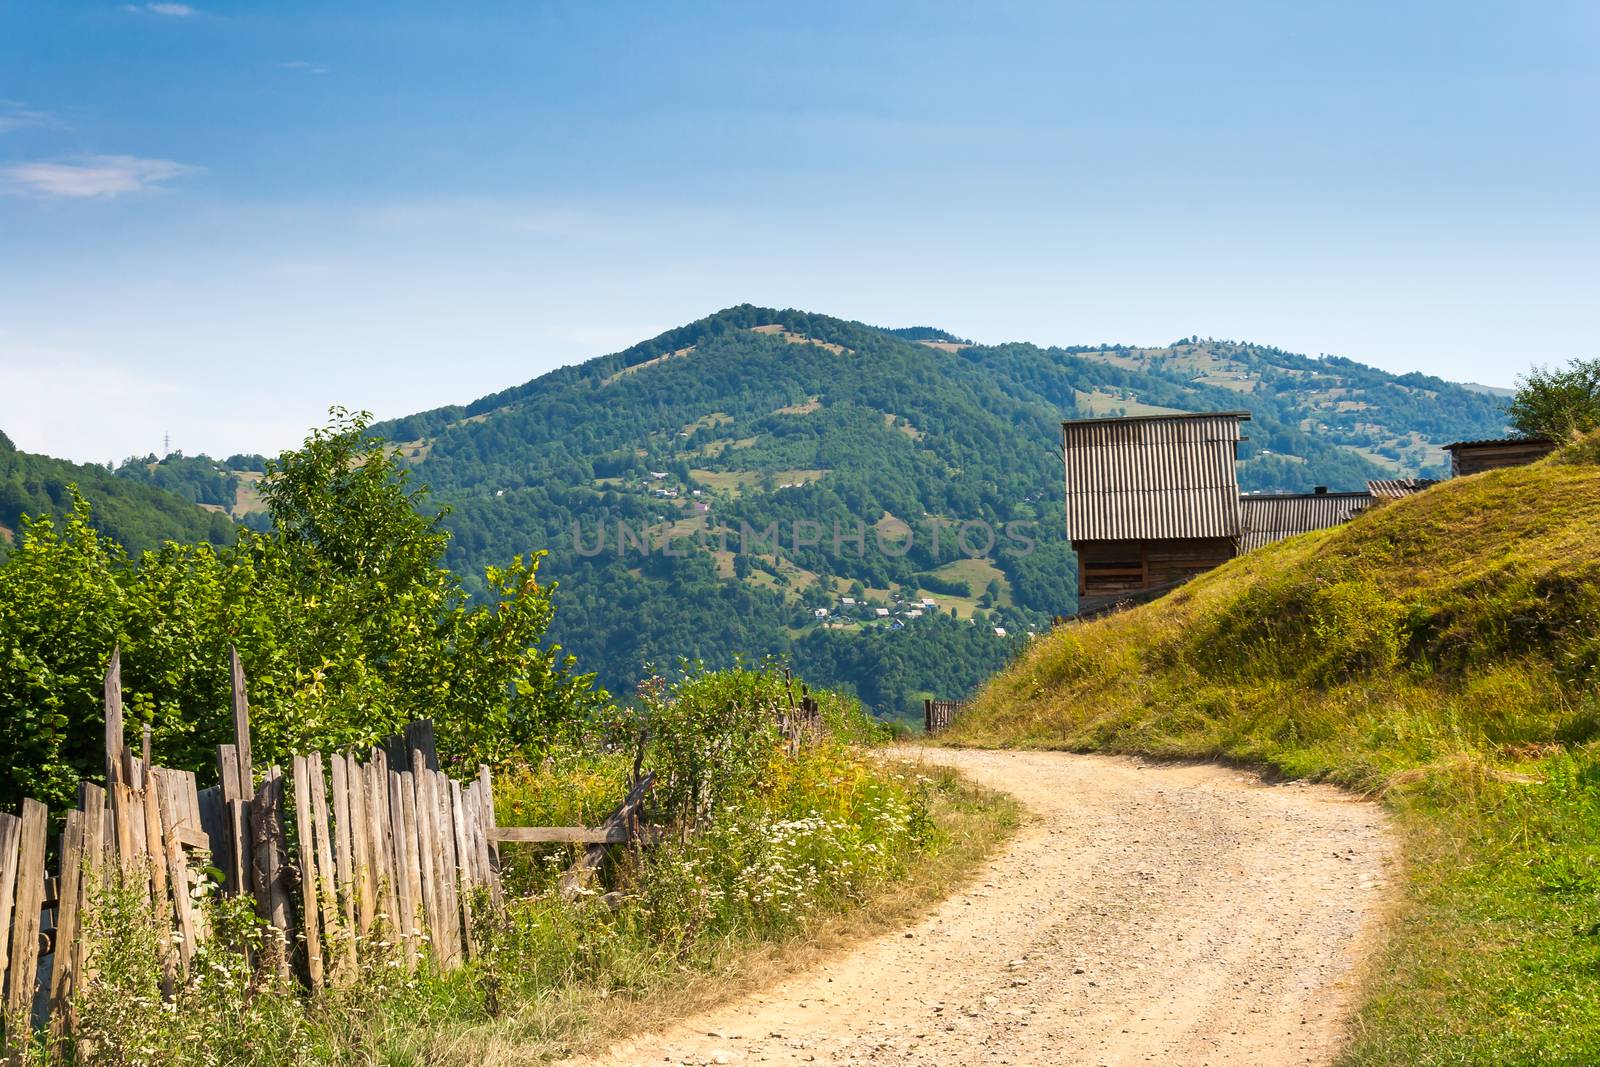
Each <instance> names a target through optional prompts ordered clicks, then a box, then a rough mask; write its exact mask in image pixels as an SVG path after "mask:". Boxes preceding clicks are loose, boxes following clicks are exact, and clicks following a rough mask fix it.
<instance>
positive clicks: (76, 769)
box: [0, 411, 605, 808]
mask: <svg viewBox="0 0 1600 1067" xmlns="http://www.w3.org/2000/svg"><path fill="white" fill-rule="evenodd" d="M365 425H366V421H365V416H361V415H357V416H351V415H347V414H345V413H343V412H337V411H336V412H335V417H334V420H333V422H332V424H331V425H330V426H329V428H327V429H325V430H319V431H316V432H314V433H313V434H312V435H311V437H310V438H309V439H308V440H307V441H306V443H305V446H304V447H303V448H302V449H300V450H298V451H293V452H286V453H284V454H283V455H282V456H280V457H279V458H278V459H277V460H276V461H273V462H271V463H269V464H268V465H267V467H268V472H267V477H266V480H265V481H264V483H263V490H262V492H263V497H264V498H265V500H266V501H267V503H268V505H269V507H270V509H271V513H272V516H273V519H274V528H273V529H272V530H271V531H269V532H266V533H253V532H250V531H241V532H240V534H239V538H238V540H237V542H236V543H235V544H234V545H233V546H231V547H229V548H225V549H214V548H212V547H211V546H209V545H198V546H193V545H178V544H174V543H168V544H166V545H164V546H163V547H162V548H161V549H160V551H158V552H155V553H151V554H147V555H146V556H145V557H144V558H143V560H142V561H140V562H138V563H135V562H134V561H132V560H130V559H129V558H128V556H127V555H126V553H124V552H123V551H122V549H121V548H120V547H119V546H118V545H117V544H116V543H115V542H113V541H111V540H109V539H108V538H105V537H103V536H101V535H99V534H98V533H96V531H95V529H94V527H93V525H92V523H91V521H90V513H89V507H88V505H87V503H86V502H84V500H83V499H82V498H81V497H77V498H75V503H74V506H73V508H72V511H71V513H70V515H69V516H68V517H67V519H66V520H65V521H64V523H63V524H62V525H61V526H60V527H59V528H58V527H57V525H56V524H55V523H54V522H52V521H51V520H49V519H41V520H38V521H36V522H33V523H31V524H29V525H28V526H27V527H26V528H25V530H24V532H23V537H22V544H21V546H20V547H19V548H18V550H17V551H16V552H15V553H14V555H13V556H12V558H11V559H10V560H9V561H8V562H7V563H6V564H5V565H4V566H0V662H3V663H4V664H5V665H6V667H5V670H4V672H3V673H0V748H4V749H5V750H6V751H7V752H8V753H9V754H11V755H12V756H13V758H12V759H11V761H10V763H9V766H8V767H7V768H6V773H5V775H4V777H3V778H0V808H4V807H10V806H12V805H13V804H15V802H16V801H17V799H18V798H19V797H21V796H25V795H27V796H34V797H37V798H38V799H40V800H43V801H45V802H47V803H49V804H51V805H52V806H60V805H63V804H64V803H67V802H69V801H70V799H71V797H72V795H73V791H74V790H75V788H76V785H77V781H78V780H79V779H80V778H92V777H94V776H95V775H96V774H97V773H98V772H99V769H100V767H101V766H102V764H103V756H102V753H103V731H102V710H101V696H100V691H101V680H102V676H103V673H104V670H105V664H106V660H107V659H108V657H109V656H110V653H111V649H112V647H113V646H114V645H116V644H119V643H120V644H121V646H122V652H123V657H122V664H123V666H122V671H123V688H124V700H125V703H126V705H127V709H128V717H129V729H130V730H131V731H137V730H138V729H139V728H140V725H141V724H145V723H148V724H150V725H151V726H152V728H153V743H154V750H155V757H156V759H157V760H158V761H160V762H162V763H163V764H166V765H168V766H174V767H182V768H188V769H192V770H202V771H203V770H207V769H209V768H210V767H211V765H212V762H213V759H214V752H215V746H216V745H217V744H219V743H223V742H225V741H228V740H230V739H231V734H232V727H231V719H230V717H229V715H228V713H227V708H228V703H229V691H230V690H229V674H228V648H229V646H230V645H233V646H237V648H238V650H239V654H240V657H241V659H242V660H243V662H244V667H245V670H246V673H247V675H248V677H249V693H250V701H251V708H252V726H253V733H254V743H255V751H256V753H257V761H258V762H259V763H262V764H265V763H267V762H269V761H272V760H276V759H282V758H283V757H284V756H286V755H287V754H288V753H291V752H305V751H309V750H311V749H313V748H323V749H339V748H347V747H357V746H363V745H367V744H370V743H372V742H374V741H376V740H377V739H379V738H381V737H382V736H383V735H385V734H387V733H390V732H392V731H394V730H395V729H397V728H398V727H400V726H402V725H404V724H405V723H406V722H408V721H410V720H411V719H414V718H419V717H432V718H433V719H434V720H435V723H436V725H437V728H438V735H439V741H440V748H441V750H442V751H446V752H449V753H451V754H452V755H455V756H457V757H460V758H463V759H488V760H492V761H498V760H503V759H506V758H508V757H509V756H510V755H511V754H513V753H515V752H520V751H529V752H536V751H537V750H538V749H540V748H543V747H548V746H549V745H551V744H553V743H554V742H555V740H556V739H557V738H558V737H559V736H561V735H562V734H563V733H564V732H567V731H570V730H572V729H574V728H576V727H577V726H578V725H579V724H581V723H582V722H584V721H585V720H586V719H588V718H589V717H591V716H593V715H594V714H596V713H597V712H598V710H599V709H600V708H601V707H602V706H603V705H604V703H605V694H604V693H602V692H599V691H597V690H595V689H594V688H593V686H592V685H591V676H586V675H580V674H578V673H577V672H576V670H575V669H574V663H573V660H572V659H571V657H568V656H565V655H564V654H563V653H562V652H561V650H560V649H559V648H557V647H553V646H551V645H549V644H548V643H547V642H545V640H544V635H545V632H546V630H547V628H548V627H549V625H550V621H551V619H552V618H553V616H554V611H555V608H554V603H553V601H552V599H551V591H552V587H550V586H546V585H541V584H540V583H539V581H538V566H539V557H537V556H534V557H532V558H529V559H522V558H518V559H516V560H514V561H512V563H511V564H510V565H508V566H506V567H504V568H490V569H489V571H488V573H487V577H486V586H487V589H488V602H487V603H485V604H480V605H474V604H472V603H471V602H469V600H468V597H467V595H466V593H465V592H464V590H463V589H462V587H461V584H460V582H459V581H458V580H457V579H456V578H455V576H454V575H452V574H451V573H450V572H449V571H448V570H446V569H445V568H444V567H443V566H442V565H441V562H440V561H441V558H442V554H443V552H444V548H445V543H446V541H447V539H448V535H447V534H445V533H444V532H443V531H442V530H441V528H440V527H439V516H438V515H429V514H427V513H426V509H427V506H428V505H427V498H426V495H425V492H424V491H423V490H419V489H413V488H411V487H410V486H409V485H408V483H407V476H406V472H405V471H404V470H403V469H401V468H400V466H399V465H398V462H397V461H396V460H395V459H394V457H393V456H392V455H390V454H389V453H388V452H387V451H386V450H385V449H384V448H383V447H382V446H381V445H380V444H379V443H378V442H377V441H376V440H373V439H370V438H368V437H367V436H366V434H365Z"/></svg>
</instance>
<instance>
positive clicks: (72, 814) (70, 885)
mask: <svg viewBox="0 0 1600 1067" xmlns="http://www.w3.org/2000/svg"><path fill="white" fill-rule="evenodd" d="M58 870H59V872H60V874H59V876H58V877H59V878H60V882H61V890H60V898H61V903H60V906H59V907H58V908H57V909H56V935H55V951H54V952H53V953H52V959H51V961H50V1010H51V1013H52V1020H51V1021H52V1027H53V1029H54V1031H55V1033H56V1034H58V1035H59V1034H61V1033H63V1032H65V1031H66V1030H69V1029H71V1026H72V1014H71V1013H72V997H73V994H74V993H75V992H76V991H77V988H78V978H77V973H76V971H75V969H74V967H73V964H74V963H75V962H76V959H77V952H76V947H77V944H78V941H79V933H80V931H79V925H80V922H81V918H82V904H83V812H81V811H69V812H67V817H66V821H65V823H64V824H63V825H62V829H61V863H60V867H59V868H58Z"/></svg>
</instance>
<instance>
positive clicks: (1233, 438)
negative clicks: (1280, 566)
mask: <svg viewBox="0 0 1600 1067" xmlns="http://www.w3.org/2000/svg"><path fill="white" fill-rule="evenodd" d="M1238 440H1239V420H1238V419H1237V418H1235V417H1232V416H1228V417H1220V416H1219V417H1216V418H1199V419H1196V418H1183V419H1172V420H1149V421H1144V420H1141V421H1139V422H1131V423H1093V424H1090V425H1085V426H1074V425H1073V424H1072V423H1070V422H1069V423H1066V424H1064V425H1063V427H1062V443H1063V446H1064V447H1063V449H1062V452H1063V457H1064V462H1065V465H1066V486H1067V494H1066V510H1067V536H1068V538H1069V539H1071V540H1074V541H1120V540H1149V539H1156V538H1166V537H1173V538H1187V537H1235V536H1237V535H1238V534H1239V485H1238V480H1237V477H1236V476H1235V473H1234V444H1235V443H1236V442H1237V441H1238Z"/></svg>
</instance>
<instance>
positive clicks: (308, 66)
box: [278, 59, 328, 74]
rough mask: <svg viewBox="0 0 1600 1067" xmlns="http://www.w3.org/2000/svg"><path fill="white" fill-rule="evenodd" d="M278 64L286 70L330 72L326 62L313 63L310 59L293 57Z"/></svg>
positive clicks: (312, 72)
mask: <svg viewBox="0 0 1600 1067" xmlns="http://www.w3.org/2000/svg"><path fill="white" fill-rule="evenodd" d="M278 66H280V67H282V68H283V69H284V70H297V71H300V72H301V73H302V74H326V73H328V68H327V65H326V64H323V63H312V62H311V61H310V60H305V59H291V60H289V62H287V63H279V64H278Z"/></svg>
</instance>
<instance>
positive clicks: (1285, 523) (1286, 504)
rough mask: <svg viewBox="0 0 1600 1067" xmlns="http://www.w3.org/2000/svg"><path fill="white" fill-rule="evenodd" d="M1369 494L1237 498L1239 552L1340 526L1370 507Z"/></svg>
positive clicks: (1322, 489) (1320, 489) (1319, 490)
mask: <svg viewBox="0 0 1600 1067" xmlns="http://www.w3.org/2000/svg"><path fill="white" fill-rule="evenodd" d="M1372 499H1373V498H1372V494H1371V493H1330V492H1328V490H1327V488H1326V487H1324V486H1318V487H1317V489H1316V491H1315V492H1311V493H1252V494H1250V495H1248V496H1242V497H1240V498H1239V511H1240V523H1241V532H1240V535H1239V551H1240V552H1241V553H1243V552H1252V551H1254V550H1255V549H1258V548H1260V547H1261V546H1262V545H1270V544H1272V542H1274V541H1282V540H1283V539H1284V538H1286V537H1293V536H1295V535H1296V534H1303V533H1310V532H1311V531H1312V530H1326V529H1328V528H1329V527H1330V526H1341V525H1343V524H1344V523H1347V522H1349V521H1350V520H1351V519H1352V518H1354V517H1355V516H1356V515H1357V514H1358V513H1359V512H1362V511H1365V510H1366V509H1367V508H1369V507H1371V506H1372Z"/></svg>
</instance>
